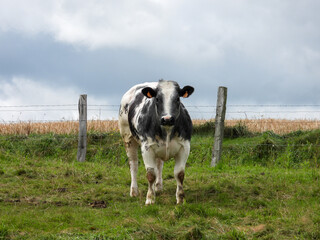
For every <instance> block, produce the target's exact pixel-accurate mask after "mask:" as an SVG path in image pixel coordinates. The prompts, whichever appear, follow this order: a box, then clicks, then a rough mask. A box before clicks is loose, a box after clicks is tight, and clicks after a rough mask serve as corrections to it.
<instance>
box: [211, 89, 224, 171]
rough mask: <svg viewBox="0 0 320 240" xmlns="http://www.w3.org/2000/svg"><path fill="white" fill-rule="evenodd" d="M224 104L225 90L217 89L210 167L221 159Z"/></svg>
mask: <svg viewBox="0 0 320 240" xmlns="http://www.w3.org/2000/svg"><path fill="white" fill-rule="evenodd" d="M226 103H227V88H226V87H219V89H218V99H217V108H216V120H215V133H214V145H213V150H212V160H211V167H214V166H216V165H217V163H218V162H219V161H220V158H221V152H222V141H223V132H224V119H225V116H226Z"/></svg>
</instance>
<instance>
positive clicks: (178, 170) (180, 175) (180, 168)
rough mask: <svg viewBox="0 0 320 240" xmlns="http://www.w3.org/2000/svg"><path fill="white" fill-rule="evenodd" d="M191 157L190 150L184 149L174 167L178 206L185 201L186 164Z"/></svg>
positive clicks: (176, 158)
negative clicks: (189, 156)
mask: <svg viewBox="0 0 320 240" xmlns="http://www.w3.org/2000/svg"><path fill="white" fill-rule="evenodd" d="M188 155H189V148H186V149H184V148H182V149H181V150H180V152H179V153H178V155H177V156H176V157H175V160H176V163H175V166H174V178H175V179H176V181H177V191H176V199H177V204H182V203H183V201H184V196H185V195H184V191H183V181H184V175H185V167H186V162H187V159H188Z"/></svg>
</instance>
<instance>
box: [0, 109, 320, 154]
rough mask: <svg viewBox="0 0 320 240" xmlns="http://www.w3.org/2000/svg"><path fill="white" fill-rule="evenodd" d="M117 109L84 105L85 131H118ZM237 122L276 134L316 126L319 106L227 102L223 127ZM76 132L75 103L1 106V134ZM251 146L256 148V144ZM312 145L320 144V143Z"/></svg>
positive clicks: (198, 118) (202, 117)
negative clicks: (86, 116) (86, 115)
mask: <svg viewBox="0 0 320 240" xmlns="http://www.w3.org/2000/svg"><path fill="white" fill-rule="evenodd" d="M186 108H187V109H188V111H189V114H190V116H191V118H192V120H193V122H194V124H195V125H199V124H204V123H206V122H213V121H214V120H215V115H216V105H186ZM118 110H119V105H118V104H89V105H87V111H88V125H87V128H88V131H91V132H110V131H118V122H117V118H118ZM239 123H240V124H242V125H244V126H246V127H247V128H248V130H249V131H252V132H265V131H272V132H275V133H277V134H286V133H289V132H293V131H298V130H311V129H319V128H320V105H318V104H302V105H299V104H291V105H290V104H287V105H284V104H280V105H277V104H274V105H273V104H227V111H226V116H225V126H235V125H237V124H239ZM78 131H79V112H78V104H52V105H48V104H34V105H11V106H10V105H7V106H0V135H3V136H10V135H20V136H24V137H22V138H21V139H25V138H26V137H27V138H28V139H30V138H34V139H36V140H40V141H41V138H39V137H33V136H30V134H32V133H38V134H44V133H57V134H64V135H63V137H61V138H65V139H74V140H77V139H78V136H77V134H78ZM212 135H213V132H212ZM249 145H250V144H246V146H243V145H239V146H236V147H237V148H238V149H240V150H239V151H242V150H241V149H242V148H243V147H250V146H249ZM251 145H252V147H257V144H251ZM260 145H261V146H263V145H264V144H263V143H262V144H261V143H260V144H259V146H260ZM281 146H282V145H281V144H279V145H278V147H281ZM303 146H304V144H301V146H300V147H303ZM314 146H316V147H317V146H318V147H320V144H319V143H318V144H316V145H314ZM283 147H284V146H283ZM298 147H299V146H298Z"/></svg>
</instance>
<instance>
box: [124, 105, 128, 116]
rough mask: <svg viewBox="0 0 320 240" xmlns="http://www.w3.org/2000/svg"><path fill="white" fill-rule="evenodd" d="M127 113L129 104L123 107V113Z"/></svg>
mask: <svg viewBox="0 0 320 240" xmlns="http://www.w3.org/2000/svg"><path fill="white" fill-rule="evenodd" d="M128 111H129V104H128V103H127V104H126V105H124V112H125V113H126V114H128Z"/></svg>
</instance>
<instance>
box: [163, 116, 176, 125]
mask: <svg viewBox="0 0 320 240" xmlns="http://www.w3.org/2000/svg"><path fill="white" fill-rule="evenodd" d="M174 124H175V118H174V117H172V116H164V117H162V118H161V125H162V126H173V125H174Z"/></svg>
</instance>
